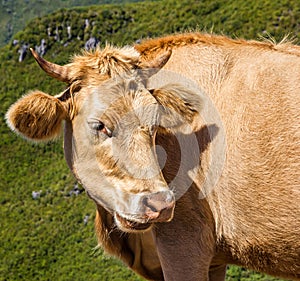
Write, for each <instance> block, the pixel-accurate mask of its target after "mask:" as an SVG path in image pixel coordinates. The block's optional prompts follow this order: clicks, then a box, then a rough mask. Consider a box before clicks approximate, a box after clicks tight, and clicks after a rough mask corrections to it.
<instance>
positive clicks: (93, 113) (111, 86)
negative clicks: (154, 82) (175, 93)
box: [82, 79, 159, 126]
mask: <svg viewBox="0 0 300 281" xmlns="http://www.w3.org/2000/svg"><path fill="white" fill-rule="evenodd" d="M158 109H159V105H158V103H157V101H156V99H155V98H154V97H153V95H152V94H151V93H150V92H149V91H148V90H147V89H146V88H145V86H144V85H143V84H142V83H141V82H140V81H138V80H136V79H122V80H118V79H111V80H110V81H108V82H106V83H104V84H102V85H99V86H97V87H93V88H91V89H90V91H89V94H87V95H86V97H85V100H84V102H83V104H82V111H83V112H86V113H87V118H89V117H91V118H100V117H101V116H103V115H105V116H106V117H108V118H110V119H114V120H117V121H121V120H122V119H124V118H126V117H127V118H133V116H135V117H136V118H137V119H138V120H139V123H140V124H143V125H149V126H152V125H156V124H158V118H159V116H158ZM132 121H133V120H132Z"/></svg>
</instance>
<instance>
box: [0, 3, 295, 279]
mask: <svg viewBox="0 0 300 281" xmlns="http://www.w3.org/2000/svg"><path fill="white" fill-rule="evenodd" d="M4 2H5V1H4ZM7 2H8V1H7ZM62 2H65V1H62ZM30 3H31V2H30ZM49 3H50V1H49ZM51 3H53V4H54V6H55V3H56V2H55V1H52V2H51ZM49 5H50V4H49ZM0 18H1V17H0ZM86 18H88V19H90V22H94V26H93V27H92V28H89V29H86V30H83V29H82V25H83V23H84V20H85V19H86ZM299 18H300V2H299V1H270V0H262V1H252V0H244V1H241V0H235V1H233V0H230V1H225V0H216V1H211V0H204V1H201V2H200V1H197V2H196V1H194V2H190V1H187V0H183V1H179V0H177V1H176V0H174V1H171V0H170V1H159V2H155V3H153V2H147V3H136V4H126V5H121V6H119V5H112V6H108V5H106V6H92V7H85V8H83V7H81V8H76V9H70V10H69V9H63V10H60V11H57V12H55V13H54V14H51V15H48V16H46V17H40V18H36V19H34V20H32V21H31V22H29V23H28V25H27V26H26V27H25V28H24V29H23V30H22V31H20V32H18V33H17V34H16V35H15V36H14V38H15V39H18V40H19V42H20V44H21V43H23V42H27V43H29V44H30V46H32V47H34V46H35V45H36V44H39V43H40V40H41V39H42V38H46V40H47V45H48V52H47V55H46V58H47V59H49V60H51V61H54V62H56V63H60V64H63V63H67V62H68V60H69V57H70V55H72V54H73V53H74V52H79V50H80V49H81V48H82V47H83V46H84V40H85V39H87V38H89V37H90V36H96V37H98V38H99V39H100V41H101V44H102V45H104V44H105V42H106V41H108V42H112V43H114V44H117V45H124V44H129V43H132V42H134V41H135V40H137V39H140V38H145V37H148V36H159V35H162V34H166V33H172V32H178V31H183V30H189V29H204V30H211V29H213V30H214V32H215V33H223V34H227V35H229V36H231V37H243V38H248V39H257V38H258V37H259V36H260V35H261V34H262V35H264V34H270V35H271V36H273V37H274V38H275V39H276V40H281V39H282V38H283V37H284V35H286V34H288V33H290V34H292V35H293V36H295V38H296V39H297V40H299V35H300V33H299V28H300V27H299V25H298V19H299ZM67 22H68V23H71V24H72V29H73V34H72V38H71V39H69V38H67V34H66V31H65V29H61V40H60V41H59V42H57V41H55V40H54V38H53V37H50V38H48V36H47V32H46V29H47V27H49V26H50V27H52V28H55V27H56V26H59V25H60V24H61V23H67ZM78 36H79V37H80V38H81V40H78V39H77V37H78ZM18 47H19V46H18V45H17V46H13V45H12V44H11V43H10V44H8V45H6V46H5V47H3V48H2V49H1V50H0V68H1V79H0V113H1V116H0V136H1V138H0V224H1V225H0V226H1V228H0V231H1V239H0V260H1V262H0V280H1V281H2V280H3V281H4V280H89V281H93V280H141V279H139V278H138V277H137V276H136V275H135V274H133V273H131V272H130V271H129V270H128V269H126V268H125V267H123V266H122V265H121V263H120V262H119V261H117V260H115V259H112V258H110V257H108V256H106V255H103V253H102V251H101V250H94V248H95V246H96V245H97V242H96V237H95V234H94V226H93V219H94V213H95V207H94V204H93V202H91V201H90V200H89V199H88V198H87V196H86V195H85V194H84V192H83V193H81V194H80V195H78V196H71V197H70V196H68V194H69V191H70V190H72V189H73V187H74V184H75V183H76V182H75V180H74V179H73V177H72V176H71V173H70V172H69V170H68V168H67V165H66V164H65V160H64V159H63V151H62V141H61V140H59V141H57V142H55V143H49V144H39V145H36V144H31V143H28V142H27V141H25V140H22V139H20V138H19V137H17V136H16V135H14V134H13V133H12V132H10V130H9V129H8V127H7V126H6V124H5V120H4V114H5V112H6V111H7V109H8V107H9V106H10V105H11V104H12V103H13V102H14V101H16V100H17V99H18V98H19V97H20V96H22V95H23V94H25V93H26V92H28V91H29V90H31V89H39V90H42V91H45V92H47V93H51V94H56V93H58V92H59V91H61V90H62V89H63V88H64V85H62V84H61V83H59V82H57V81H54V80H53V79H51V78H49V77H48V76H46V75H45V74H44V73H43V72H42V71H41V70H40V69H39V67H38V66H37V64H36V63H35V62H34V60H33V58H32V57H31V56H27V57H26V58H25V61H23V62H22V63H19V62H18ZM40 190H41V197H40V198H39V199H37V200H34V199H33V198H32V192H33V191H40ZM86 215H88V216H89V221H88V223H87V224H86V225H85V224H84V223H83V219H84V217H85V216H86ZM227 280H243V281H250V280H260V281H266V280H279V279H275V278H271V277H269V276H265V275H261V274H258V273H255V272H252V271H248V270H245V269H242V268H239V267H235V266H232V267H230V268H229V270H228V276H227Z"/></svg>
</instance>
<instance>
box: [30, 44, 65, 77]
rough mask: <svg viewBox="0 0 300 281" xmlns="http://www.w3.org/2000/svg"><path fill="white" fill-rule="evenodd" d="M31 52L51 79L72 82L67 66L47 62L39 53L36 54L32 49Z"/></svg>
mask: <svg viewBox="0 0 300 281" xmlns="http://www.w3.org/2000/svg"><path fill="white" fill-rule="evenodd" d="M30 51H31V53H32V55H33V56H34V58H35V60H36V61H37V63H38V64H39V66H40V67H41V68H42V69H43V70H44V71H45V72H46V73H47V74H48V75H50V76H51V77H53V78H55V79H57V80H59V81H62V82H66V83H69V82H70V78H69V75H68V74H69V71H68V67H67V66H61V65H58V64H55V63H52V62H49V61H46V60H45V59H43V58H42V57H40V56H39V55H38V53H37V52H35V51H34V50H33V49H32V48H30Z"/></svg>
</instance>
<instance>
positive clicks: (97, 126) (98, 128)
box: [89, 121, 112, 137]
mask: <svg viewBox="0 0 300 281" xmlns="http://www.w3.org/2000/svg"><path fill="white" fill-rule="evenodd" d="M89 126H90V128H91V129H92V130H93V132H95V133H96V134H98V133H103V134H105V135H107V136H108V137H111V136H112V133H111V130H109V129H108V128H107V127H106V126H105V125H104V123H102V122H101V121H97V122H95V121H93V122H89Z"/></svg>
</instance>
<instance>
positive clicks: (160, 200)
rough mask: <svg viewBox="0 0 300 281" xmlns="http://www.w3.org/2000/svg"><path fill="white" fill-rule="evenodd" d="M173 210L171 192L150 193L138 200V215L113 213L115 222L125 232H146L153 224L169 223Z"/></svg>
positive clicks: (173, 202) (173, 204)
mask: <svg viewBox="0 0 300 281" xmlns="http://www.w3.org/2000/svg"><path fill="white" fill-rule="evenodd" d="M174 208H175V196H174V194H173V192H172V191H161V192H157V193H151V194H147V195H142V196H141V197H140V198H139V210H140V211H139V214H133V215H128V214H127V215H124V214H122V213H115V221H116V224H117V226H118V227H119V228H120V229H121V230H123V231H125V232H139V231H146V230H149V229H150V228H151V226H152V224H153V223H157V222H169V221H171V220H172V218H173V215H174Z"/></svg>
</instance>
